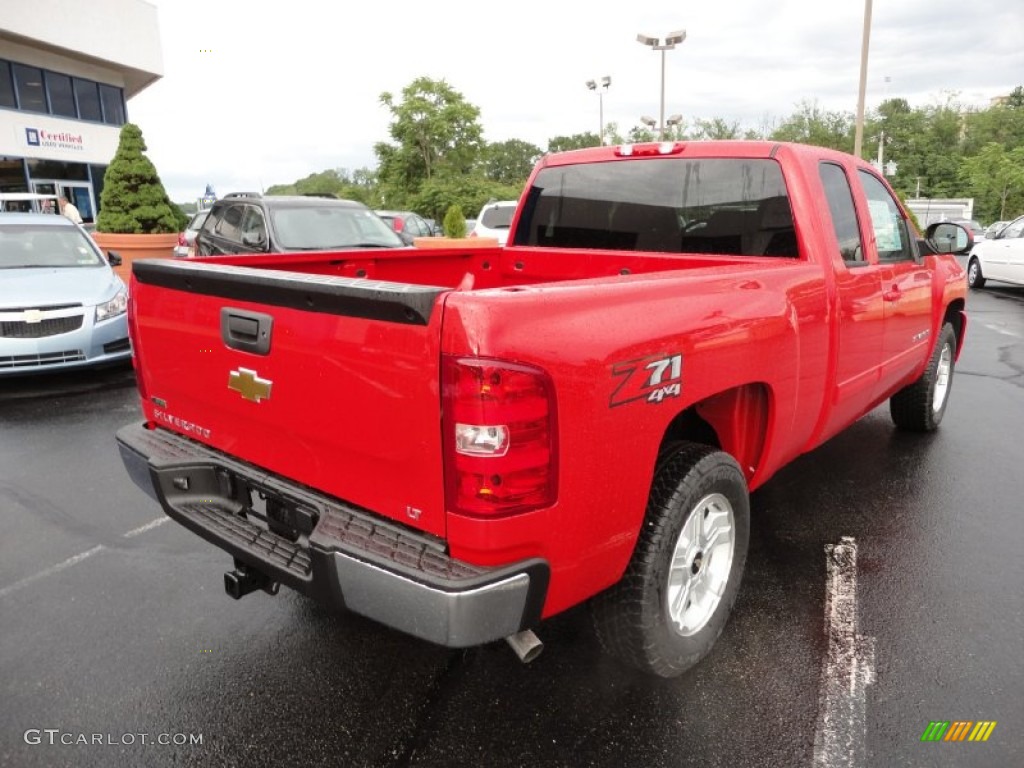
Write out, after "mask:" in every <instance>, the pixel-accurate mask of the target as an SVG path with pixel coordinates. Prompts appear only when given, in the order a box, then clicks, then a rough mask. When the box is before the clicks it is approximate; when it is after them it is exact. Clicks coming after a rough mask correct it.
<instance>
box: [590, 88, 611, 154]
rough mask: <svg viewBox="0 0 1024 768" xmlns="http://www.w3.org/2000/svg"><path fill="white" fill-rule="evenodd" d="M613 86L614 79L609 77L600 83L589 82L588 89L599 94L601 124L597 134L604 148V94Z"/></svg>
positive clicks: (599, 118) (598, 111) (598, 113)
mask: <svg viewBox="0 0 1024 768" xmlns="http://www.w3.org/2000/svg"><path fill="white" fill-rule="evenodd" d="M611 84H612V79H611V78H610V77H609V76H608V75H605V76H604V77H602V78H601V81H600V83H598V81H596V80H587V88H589V89H590V90H592V91H596V92H597V117H598V120H599V121H600V123H601V124H600V126H599V130H598V132H597V140H598V143H599V144H600V145H601V146H604V92H605V91H607V90H608V86H610V85H611Z"/></svg>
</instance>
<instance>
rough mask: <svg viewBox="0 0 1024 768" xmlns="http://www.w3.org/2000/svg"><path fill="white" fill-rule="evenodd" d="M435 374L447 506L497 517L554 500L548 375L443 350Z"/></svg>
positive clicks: (554, 457) (553, 426) (551, 401)
mask: <svg viewBox="0 0 1024 768" xmlns="http://www.w3.org/2000/svg"><path fill="white" fill-rule="evenodd" d="M441 377H442V382H443V397H444V417H443V419H442V428H443V430H444V451H445V494H446V501H447V506H448V509H451V510H453V511H456V512H462V513H466V514H470V515H477V516H485V517H496V516H500V515H508V514H513V513H519V512H527V511H529V510H532V509H540V508H542V507H547V506H550V505H551V504H553V503H554V502H555V498H556V497H557V494H558V458H557V457H558V451H557V430H556V419H555V392H554V387H553V386H552V383H551V379H550V377H549V376H548V375H547V373H545V372H544V371H542V370H541V369H539V368H535V367H533V366H529V365H521V364H518V363H509V362H505V361H501V360H488V359H484V358H475V357H454V356H449V355H445V356H444V358H443V359H442V364H441Z"/></svg>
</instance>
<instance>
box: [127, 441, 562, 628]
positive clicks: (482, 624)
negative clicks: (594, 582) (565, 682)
mask: <svg viewBox="0 0 1024 768" xmlns="http://www.w3.org/2000/svg"><path fill="white" fill-rule="evenodd" d="M117 443H118V447H119V449H120V451H121V458H122V460H123V461H124V465H125V468H126V469H127V470H128V474H129V476H130V477H131V478H132V480H133V481H134V482H135V483H136V485H138V486H139V487H140V488H142V490H143V491H145V492H146V493H147V494H149V495H150V496H151V497H152V498H153V499H155V500H156V501H157V502H159V503H160V505H161V506H162V507H163V509H164V511H165V512H166V513H167V515H168V516H169V517H171V518H173V519H174V520H176V521H177V522H179V523H181V524H182V525H184V526H185V527H186V528H188V529H189V530H191V531H193V532H194V533H196V534H198V535H199V536H201V537H203V538H204V539H206V540H207V541H209V542H211V543H213V544H215V545H217V546H218V547H220V548H221V549H223V550H225V551H226V552H228V553H230V554H231V555H232V556H234V557H235V558H236V559H238V560H240V561H241V562H244V563H245V564H246V565H247V566H250V567H252V568H255V569H256V570H258V571H260V572H261V573H263V574H265V575H266V576H267V577H269V578H270V579H272V580H274V581H278V582H281V583H282V584H284V585H286V586H289V587H291V588H293V589H295V590H297V591H299V592H302V593H303V594H306V595H308V596H310V597H313V598H315V599H317V600H320V601H322V602H324V603H328V604H332V605H338V606H344V607H346V608H348V609H349V610H351V611H353V612H355V613H359V614H361V615H363V616H366V617H368V618H371V619H374V620H376V621H379V622H381V623H382V624H386V625H387V626H390V627H393V628H394V629H397V630H400V631H402V632H406V633H408V634H410V635H413V636H415V637H418V638H422V639H424V640H429V641H431V642H434V643H438V644H439V645H444V646H448V647H452V648H462V647H467V646H472V645H478V644H480V643H486V642H490V641H492V640H497V639H500V638H503V637H506V636H508V635H511V634H514V633H516V632H519V631H521V630H523V629H528V628H530V627H531V626H534V625H536V624H537V623H538V622H539V621H540V615H541V609H542V607H543V604H544V598H545V596H546V593H547V585H548V578H549V568H548V565H547V563H545V562H544V561H543V560H540V559H532V560H526V561H523V562H519V563H515V564H512V565H509V566H503V567H495V568H489V567H481V566H476V565H471V564H469V563H464V562H461V561H458V560H453V559H452V558H450V557H449V556H448V555H447V554H446V552H445V547H444V544H443V542H441V541H440V540H438V539H436V538H434V537H431V536H427V535H425V534H421V533H417V532H415V531H412V530H410V529H407V528H404V527H402V526H400V525H397V524H395V523H390V522H388V521H385V520H383V519H382V518H380V517H378V516H376V515H373V514H372V513H370V512H367V511H365V510H362V509H359V508H356V507H353V506H352V505H349V504H346V503H345V502H343V501H341V500H339V499H336V498H333V497H329V496H326V495H323V494H320V493H317V492H316V491H313V490H311V489H309V488H307V487H305V486H300V485H296V484H294V483H291V482H289V481H288V480H286V479H284V478H281V477H277V476H274V475H270V474H268V473H267V472H266V471H264V470H262V469H259V468H258V467H255V466H253V465H251V464H248V463H245V462H242V461H239V460H238V459H234V458H232V457H230V456H228V455H227V454H224V453H221V452H219V451H216V450H213V449H211V448H208V447H206V446H204V445H202V444H200V443H198V442H195V441H193V440H190V439H188V438H185V437H182V436H180V435H178V434H177V433H173V432H170V431H168V430H164V429H154V430H149V429H146V428H145V426H144V425H142V424H132V425H129V426H126V427H124V428H122V429H121V430H119V431H118V433H117ZM257 492H259V493H262V494H263V495H264V496H266V497H268V498H269V499H271V501H270V502H268V503H267V506H268V510H267V511H265V512H263V513H262V514H263V515H264V516H268V517H269V516H272V517H273V518H274V520H275V521H277V522H276V525H277V526H279V527H280V526H281V525H282V524H283V523H282V522H281V521H284V524H288V523H290V524H292V525H293V526H294V527H292V528H289V530H290V531H291V533H290V534H289V535H280V534H279V533H277V532H275V531H273V530H270V529H269V527H268V525H267V524H266V521H265V520H264V519H261V517H260V515H259V514H258V513H256V512H254V510H253V509H252V508H251V506H250V502H251V500H252V499H253V495H254V494H256V493H257ZM271 509H272V510H273V511H272V512H271V511H270V510H271Z"/></svg>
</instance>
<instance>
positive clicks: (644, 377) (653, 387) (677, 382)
mask: <svg viewBox="0 0 1024 768" xmlns="http://www.w3.org/2000/svg"><path fill="white" fill-rule="evenodd" d="M612 376H615V377H620V378H621V381H620V382H619V384H618V386H617V387H616V388H615V390H614V391H613V392H612V396H611V400H610V402H609V406H610V407H612V408H614V407H615V406H617V405H625V404H626V403H631V402H633V401H634V400H646V401H647V402H648V403H660V402H663V401H664V400H665V398H667V397H679V395H680V394H681V393H682V391H683V356H682V355H669V356H668V357H664V356H661V357H648V358H645V359H643V360H632V361H630V362H628V363H616V364H615V365H613V366H612Z"/></svg>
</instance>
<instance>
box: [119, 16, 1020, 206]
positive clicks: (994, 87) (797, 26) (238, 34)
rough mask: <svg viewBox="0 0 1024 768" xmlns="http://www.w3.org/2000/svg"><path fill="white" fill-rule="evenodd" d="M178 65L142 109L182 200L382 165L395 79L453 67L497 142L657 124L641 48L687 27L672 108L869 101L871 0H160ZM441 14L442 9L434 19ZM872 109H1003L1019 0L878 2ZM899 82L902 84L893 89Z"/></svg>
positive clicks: (688, 112) (703, 113)
mask: <svg viewBox="0 0 1024 768" xmlns="http://www.w3.org/2000/svg"><path fill="white" fill-rule="evenodd" d="M151 2H153V3H154V4H155V5H156V6H157V8H158V9H159V22H160V32H161V38H162V41H163V60H164V77H163V79H162V80H160V81H159V82H157V83H156V84H154V85H151V86H150V87H149V88H147V89H146V90H145V91H143V92H142V93H141V94H139V95H138V96H136V97H135V98H133V99H132V100H131V101H129V102H128V113H129V119H130V120H131V121H132V122H135V123H137V124H138V125H139V126H140V127H141V128H142V131H143V134H144V136H145V139H146V143H147V144H148V146H149V153H148V154H149V156H150V158H151V159H152V160H153V162H154V163H155V164H156V167H157V170H158V171H159V173H160V176H161V178H162V179H163V182H164V185H165V186H166V187H167V190H168V192H169V194H170V196H171V198H172V199H174V200H176V201H178V202H186V201H190V200H194V199H195V198H196V197H198V196H199V195H201V194H202V192H203V190H204V188H205V185H206V184H207V183H211V184H213V185H214V187H215V189H216V191H217V193H218V194H221V195H223V194H226V193H228V192H233V191H239V190H259V189H261V188H265V187H268V186H270V185H272V184H281V183H290V182H293V181H295V180H296V179H299V178H301V177H303V176H306V175H308V174H310V173H314V172H319V171H322V170H325V169H328V168H348V169H349V170H353V169H356V168H360V167H364V166H365V167H374V166H375V165H376V158H375V155H374V153H373V145H374V143H375V142H377V141H382V140H388V138H389V137H388V135H387V129H388V123H389V113H388V111H387V110H386V109H385V108H384V107H382V106H381V105H380V103H379V96H380V94H381V92H383V91H391V92H392V93H394V94H396V95H398V94H399V93H400V92H401V90H402V88H404V87H405V86H406V85H408V84H409V83H410V82H411V81H412V80H414V79H415V78H417V77H420V76H426V77H430V78H434V79H444V80H446V81H447V82H448V83H449V84H450V85H451V86H452V87H453V88H455V89H456V90H457V91H459V92H461V93H462V94H463V95H464V96H465V97H466V99H467V100H468V101H469V102H470V103H472V104H474V105H476V106H477V107H479V108H480V113H481V114H480V122H481V124H482V126H483V129H484V138H485V139H486V140H487V141H502V140H505V139H523V140H525V141H529V142H532V143H534V144H536V145H537V146H539V147H541V148H542V149H543V148H545V147H546V146H547V142H548V139H549V138H551V137H553V136H557V135H566V134H573V133H579V132H583V131H591V132H594V133H596V132H597V130H598V125H599V118H598V96H597V95H595V93H593V92H591V91H589V90H587V88H586V86H585V83H586V81H587V80H589V79H591V78H598V79H599V78H600V77H602V76H604V75H608V76H610V77H611V78H612V84H611V87H610V88H609V89H608V90H607V92H606V93H605V95H604V97H603V100H604V119H605V122H606V123H607V122H615V123H617V124H618V125H619V128H620V130H621V131H622V132H623V133H625V132H626V131H627V130H628V129H629V128H630V127H632V126H634V125H637V124H639V117H640V116H641V115H652V116H654V117H657V115H658V108H659V99H660V83H661V79H660V78H661V61H660V59H661V56H662V54H660V53H657V52H654V51H652V50H650V49H649V48H647V47H645V46H643V45H641V44H640V43H638V42H636V35H637V33H641V32H642V33H644V34H647V35H650V36H655V37H660V36H664V35H666V34H668V33H670V32H673V31H675V30H679V29H685V30H686V34H687V37H686V41H685V42H684V43H683V44H682V45H680V46H678V47H677V48H676V49H675V50H673V51H669V52H667V53H666V54H665V93H666V96H665V113H666V115H672V114H681V115H683V116H684V117H685V118H686V119H687V120H688V121H690V122H691V123H692V121H693V120H694V119H697V118H712V117H722V118H725V119H726V120H728V121H730V122H731V121H738V122H739V123H740V124H741V126H742V127H744V128H746V127H755V128H756V127H759V126H761V125H762V124H764V123H766V122H769V123H770V122H771V121H777V120H780V119H783V118H785V117H786V116H788V115H790V114H791V113H792V112H793V111H794V110H795V109H796V108H797V105H798V104H799V103H800V102H801V101H804V100H808V101H817V102H818V104H819V105H820V106H821V107H822V108H825V109H829V110H839V111H848V112H851V113H853V112H855V110H856V105H857V84H858V78H859V68H860V50H861V33H862V29H863V20H864V5H863V3H862V2H860V1H859V0H846V1H845V2H839V1H838V0H832V1H831V2H821V0H720V1H719V2H702V3H694V4H683V3H669V2H647V1H646V0H638V1H636V2H621V1H619V2H605V1H604V0H591V2H588V3H578V2H558V1H557V0H545V1H544V2H540V1H538V0H516V1H508V0H506V1H505V2H501V3H482V2H479V0H476V1H475V2H462V1H461V0H454V1H453V0H450V1H449V2H436V3H424V2H410V1H409V0H390V2H387V3H381V4H380V5H377V4H374V3H366V4H363V3H359V4H358V5H357V4H355V3H349V2H342V0H289V1H288V2H275V3H262V2H252V0H244V2H243V0H216V2H210V1H209V0H203V1H202V2H199V0H151ZM431 14H433V15H431ZM872 17H873V18H872V32H871V49H870V61H869V66H868V93H867V105H868V109H869V110H870V109H872V108H873V107H875V106H877V104H878V103H879V102H880V101H881V100H882V99H883V98H886V97H895V96H899V97H903V98H906V99H907V100H908V101H909V102H910V103H911V105H912V106H925V105H928V104H934V103H937V102H939V101H942V100H944V99H945V98H946V97H947V94H948V93H949V92H954V93H956V94H958V99H959V101H960V102H962V103H964V104H967V105H972V106H978V107H986V106H988V103H989V99H990V98H991V97H993V96H997V95H1002V94H1006V93H1009V92H1010V91H1011V90H1012V89H1013V88H1014V87H1016V86H1017V85H1021V84H1024V44H1022V40H1024V2H1021V0H974V2H965V0H874V2H873V13H872ZM886 78H889V82H886Z"/></svg>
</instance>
